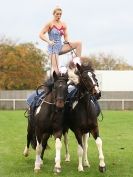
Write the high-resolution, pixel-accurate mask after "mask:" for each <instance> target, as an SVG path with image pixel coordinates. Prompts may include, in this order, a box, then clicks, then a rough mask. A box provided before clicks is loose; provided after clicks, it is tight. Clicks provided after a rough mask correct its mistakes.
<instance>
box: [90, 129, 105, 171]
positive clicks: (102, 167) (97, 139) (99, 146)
mask: <svg viewBox="0 0 133 177" xmlns="http://www.w3.org/2000/svg"><path fill="white" fill-rule="evenodd" d="M91 133H92V135H93V137H94V138H95V142H96V145H97V149H98V153H99V160H100V163H99V171H100V172H105V171H106V166H105V162H104V155H103V150H102V139H101V138H100V137H99V130H98V127H96V128H95V129H94V130H93V131H91Z"/></svg>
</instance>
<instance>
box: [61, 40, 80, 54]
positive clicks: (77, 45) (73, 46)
mask: <svg viewBox="0 0 133 177" xmlns="http://www.w3.org/2000/svg"><path fill="white" fill-rule="evenodd" d="M72 49H76V55H77V56H78V57H81V51H82V44H81V42H79V41H77V42H69V44H64V45H63V47H62V50H61V52H60V54H64V53H67V52H70V51H71V50H72Z"/></svg>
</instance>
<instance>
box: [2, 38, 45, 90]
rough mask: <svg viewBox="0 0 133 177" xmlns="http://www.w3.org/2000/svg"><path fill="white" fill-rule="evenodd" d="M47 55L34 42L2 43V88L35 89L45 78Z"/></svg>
mask: <svg viewBox="0 0 133 177" xmlns="http://www.w3.org/2000/svg"><path fill="white" fill-rule="evenodd" d="M45 63H47V55H46V54H44V53H43V52H42V51H41V50H40V49H38V48H36V47H35V45H34V44H32V43H25V44H18V45H16V44H13V43H11V42H10V43H9V41H4V42H3V41H2V42H1V43H0V89H6V90H9V89H16V90H20V89H35V88H36V87H37V86H38V85H40V84H42V83H43V82H44V79H45V72H44V67H45Z"/></svg>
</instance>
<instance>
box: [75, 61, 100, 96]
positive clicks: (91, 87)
mask: <svg viewBox="0 0 133 177" xmlns="http://www.w3.org/2000/svg"><path fill="white" fill-rule="evenodd" d="M77 69H78V76H79V80H80V82H81V84H82V85H84V87H85V88H86V89H87V90H88V91H89V92H90V93H92V94H99V93H100V90H99V88H98V82H97V79H96V75H95V74H94V70H93V68H92V67H91V66H90V65H87V66H84V65H81V66H80V65H79V64H77Z"/></svg>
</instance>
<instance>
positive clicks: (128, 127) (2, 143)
mask: <svg viewBox="0 0 133 177" xmlns="http://www.w3.org/2000/svg"><path fill="white" fill-rule="evenodd" d="M23 113H24V111H0V177H52V176H55V174H54V173H53V167H54V157H55V150H54V140H53V138H50V140H49V145H50V147H51V149H49V150H47V151H46V152H45V155H44V165H43V167H42V169H41V172H40V173H39V174H34V171H33V169H34V161H35V151H34V150H32V149H31V151H30V156H29V157H27V158H26V157H24V156H23V150H24V146H25V144H26V127H27V119H26V118H24V116H23ZM103 114H104V120H103V121H102V122H99V127H100V135H101V137H102V140H103V152H104V156H105V163H106V167H107V171H106V172H105V173H104V174H102V173H100V172H99V171H98V164H99V159H98V151H97V148H96V145H95V141H94V139H93V138H92V137H90V140H89V152H88V157H89V162H90V165H91V167H90V169H88V168H86V169H85V171H84V172H80V173H79V172H78V171H77V164H78V157H77V143H76V140H75V138H74V135H73V134H72V133H71V132H70V133H69V147H70V154H71V162H69V163H66V162H64V154H65V153H64V145H63V147H62V163H61V164H62V173H61V174H59V175H58V176H60V177H80V176H82V177H133V111H123V112H122V111H104V112H103Z"/></svg>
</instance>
